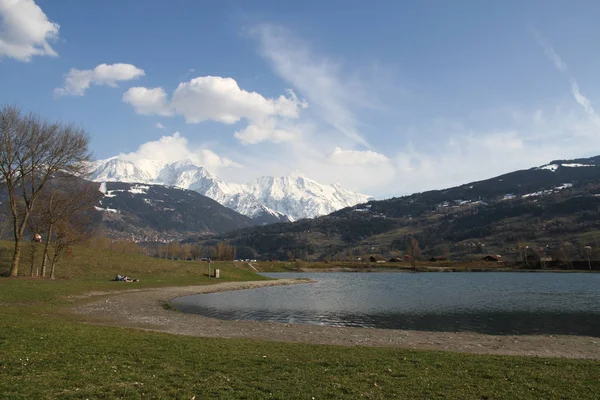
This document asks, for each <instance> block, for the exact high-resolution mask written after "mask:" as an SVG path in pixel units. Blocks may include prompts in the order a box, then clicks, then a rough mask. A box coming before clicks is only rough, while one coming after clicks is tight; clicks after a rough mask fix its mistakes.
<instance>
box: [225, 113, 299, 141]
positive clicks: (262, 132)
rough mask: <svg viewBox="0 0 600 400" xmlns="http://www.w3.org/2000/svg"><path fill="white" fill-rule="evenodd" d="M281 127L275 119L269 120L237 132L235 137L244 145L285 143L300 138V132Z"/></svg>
mask: <svg viewBox="0 0 600 400" xmlns="http://www.w3.org/2000/svg"><path fill="white" fill-rule="evenodd" d="M279 125H280V124H278V123H277V121H276V120H275V119H274V118H267V119H264V120H262V121H258V122H255V123H252V124H250V125H248V126H246V127H245V128H244V129H242V130H239V131H237V132H236V133H235V134H234V136H235V138H237V139H239V141H240V142H242V143H243V144H257V143H260V142H264V141H270V142H273V143H283V142H291V141H294V140H296V139H298V138H300V136H301V133H300V132H298V131H293V130H288V129H285V128H283V127H280V126H279Z"/></svg>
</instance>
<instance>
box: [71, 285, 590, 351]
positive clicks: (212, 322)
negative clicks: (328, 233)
mask: <svg viewBox="0 0 600 400" xmlns="http://www.w3.org/2000/svg"><path fill="white" fill-rule="evenodd" d="M311 282H314V281H309V280H299V279H279V280H272V281H251V282H223V283H218V284H215V285H208V286H182V287H166V288H153V289H135V290H133V291H126V292H121V293H110V294H107V293H102V292H97V293H90V294H88V295H87V296H85V297H86V298H87V299H90V300H92V301H90V302H87V303H86V304H81V305H78V306H75V307H72V308H70V309H69V313H71V314H74V315H76V316H78V317H79V318H80V319H81V320H82V322H84V323H90V324H99V325H108V326H118V327H125V328H135V329H143V330H148V331H156V332H163V333H171V334H179V335H186V336H196V337H214V338H230V339H249V340H261V341H265V340H266V341H281V342H294V343H312V344H329V345H342V346H376V347H392V348H405V349H413V350H440V351H453V352H466V353H474V354H495V355H516V356H537V357H561V358H581V359H600V338H595V337H588V336H569V335H502V336H499V335H486V334H480V333H473V332H432V331H410V330H399V329H376V328H356V327H333V326H322V325H308V324H292V323H278V322H262V321H234V320H220V319H215V318H208V317H204V316H200V315H197V314H185V313H182V312H178V311H175V310H172V309H169V307H168V306H167V307H165V304H169V301H170V300H172V299H174V298H176V297H181V296H187V295H192V294H207V293H216V292H223V291H231V290H244V289H254V288H261V287H269V286H280V285H292V284H303V283H311ZM97 296H100V298H99V299H93V298H94V297H97ZM79 298H81V297H79Z"/></svg>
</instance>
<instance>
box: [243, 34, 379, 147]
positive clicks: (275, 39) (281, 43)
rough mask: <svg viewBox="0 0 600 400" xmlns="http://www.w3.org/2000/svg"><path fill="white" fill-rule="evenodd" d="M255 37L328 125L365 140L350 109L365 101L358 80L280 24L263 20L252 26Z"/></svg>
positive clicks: (277, 68) (351, 137)
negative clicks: (349, 77)
mask: <svg viewBox="0 0 600 400" xmlns="http://www.w3.org/2000/svg"><path fill="white" fill-rule="evenodd" d="M251 33H252V34H253V35H254V36H255V37H257V38H258V41H259V45H260V52H261V54H262V55H263V56H264V57H265V58H266V59H267V60H268V61H269V62H270V63H271V64H272V66H273V67H274V69H275V71H276V72H277V73H278V74H279V75H280V76H281V77H282V78H283V79H285V80H286V81H288V82H290V83H291V84H292V85H293V86H294V87H295V88H297V89H298V90H299V91H300V93H301V94H302V95H304V96H306V98H307V99H308V101H309V102H310V104H311V107H312V106H315V108H316V109H317V110H318V112H319V113H320V117H321V118H322V119H323V120H324V121H325V122H326V123H327V124H328V125H330V126H331V127H333V128H335V129H336V130H337V131H339V132H341V133H342V134H344V135H345V136H346V137H348V138H350V139H352V140H353V141H354V142H356V143H359V144H361V145H363V146H366V147H370V146H369V143H368V141H367V140H366V139H365V138H364V136H363V135H362V134H361V133H360V132H359V130H358V128H357V124H358V122H357V118H356V116H355V113H354V112H353V110H352V106H353V105H356V104H361V105H364V102H363V100H362V98H364V97H367V96H366V94H365V93H360V91H358V92H357V91H356V86H360V85H358V83H357V82H349V81H348V80H343V79H342V78H341V77H340V72H339V67H338V66H337V65H336V64H335V63H333V62H332V61H331V60H329V59H328V58H326V57H323V56H318V55H316V54H314V53H313V52H312V51H311V49H310V47H309V46H308V44H307V43H305V42H304V41H302V40H300V39H299V38H297V37H294V36H293V35H292V34H291V33H290V32H289V31H288V30H286V29H285V28H283V27H281V26H277V25H272V24H263V25H259V26H257V27H255V28H254V29H252V30H251Z"/></svg>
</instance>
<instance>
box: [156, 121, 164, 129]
mask: <svg viewBox="0 0 600 400" xmlns="http://www.w3.org/2000/svg"><path fill="white" fill-rule="evenodd" d="M155 126H156V127H157V128H158V129H165V126H164V125H163V124H161V123H160V122H157V123H156V125H155Z"/></svg>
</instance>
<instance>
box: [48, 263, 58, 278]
mask: <svg viewBox="0 0 600 400" xmlns="http://www.w3.org/2000/svg"><path fill="white" fill-rule="evenodd" d="M56 260H57V257H52V264H51V266H50V279H52V280H54V279H55V278H54V267H55V265H56Z"/></svg>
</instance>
